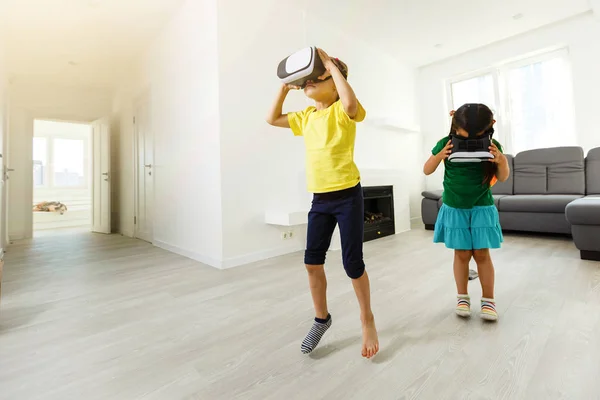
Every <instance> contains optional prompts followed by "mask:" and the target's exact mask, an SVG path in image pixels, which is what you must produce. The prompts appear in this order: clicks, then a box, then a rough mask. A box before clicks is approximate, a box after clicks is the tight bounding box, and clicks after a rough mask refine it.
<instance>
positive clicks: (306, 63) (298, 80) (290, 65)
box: [277, 46, 325, 88]
mask: <svg viewBox="0 0 600 400" xmlns="http://www.w3.org/2000/svg"><path fill="white" fill-rule="evenodd" d="M324 73H325V67H324V66H323V62H322V61H321V57H319V54H318V53H317V48H316V47H315V46H312V47H307V48H305V49H302V50H299V51H297V52H295V53H294V54H292V55H291V56H289V57H286V58H284V59H283V60H282V61H281V62H280V63H279V66H278V67H277V76H278V77H279V79H280V80H281V82H283V83H285V84H287V85H292V86H300V87H301V88H304V87H305V86H306V82H308V81H318V79H319V76H321V75H323V74H324Z"/></svg>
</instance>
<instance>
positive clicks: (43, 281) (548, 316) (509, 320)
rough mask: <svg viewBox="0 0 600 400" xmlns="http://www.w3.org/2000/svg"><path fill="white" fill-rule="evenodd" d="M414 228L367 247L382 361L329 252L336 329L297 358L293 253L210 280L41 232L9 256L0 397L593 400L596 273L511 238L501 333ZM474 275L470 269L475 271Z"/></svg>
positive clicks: (447, 261)
mask: <svg viewBox="0 0 600 400" xmlns="http://www.w3.org/2000/svg"><path fill="white" fill-rule="evenodd" d="M431 236H432V235H431V233H430V232H426V231H424V230H422V229H418V228H417V229H414V230H413V231H411V232H409V233H405V234H401V235H397V236H395V237H391V238H384V239H380V240H377V241H374V242H370V243H367V244H366V246H365V256H366V262H367V265H368V271H369V275H370V277H371V281H372V292H373V294H372V297H373V308H374V311H375V314H376V320H377V325H378V328H379V331H380V341H381V353H380V354H379V355H378V356H377V357H376V358H375V359H374V360H373V361H367V360H363V359H361V357H360V355H359V354H360V343H361V338H360V323H359V316H358V306H357V304H356V299H355V297H354V293H353V290H352V285H351V283H350V282H349V280H348V279H347V277H346V276H345V273H344V270H343V268H342V266H341V262H340V259H339V258H340V255H339V253H336V252H333V253H331V254H330V256H329V260H328V267H327V272H328V278H329V291H328V294H329V304H330V308H331V312H332V315H333V322H334V323H333V327H332V329H331V330H330V331H329V332H328V333H327V335H326V336H325V337H324V339H323V342H322V344H321V346H320V347H319V348H318V349H317V350H316V351H315V352H314V353H313V354H312V355H311V356H309V357H306V356H303V355H302V354H300V351H299V347H300V342H301V340H302V339H303V336H304V334H305V333H306V330H307V329H308V328H309V327H310V324H311V318H312V306H311V301H310V295H309V293H308V288H307V282H306V274H305V272H304V269H303V267H302V264H301V263H302V254H292V255H288V256H284V257H279V258H276V259H273V260H268V261H264V262H261V263H257V264H254V265H249V266H244V267H240V268H235V269H232V270H227V271H218V270H215V269H212V268H210V267H207V266H203V265H201V264H199V263H196V262H194V261H192V260H189V259H186V258H183V257H180V256H177V255H174V254H171V253H169V252H166V251H163V250H161V249H158V248H155V247H153V246H151V245H149V244H147V243H144V242H140V241H137V240H133V239H128V238H123V237H121V236H116V235H113V236H103V235H94V234H88V233H82V232H72V233H70V234H68V235H67V234H65V235H55V236H53V235H43V236H40V237H38V238H36V239H34V240H32V241H24V242H19V243H16V244H14V245H12V246H11V247H10V248H9V249H8V253H7V254H6V265H5V272H4V282H3V298H2V302H1V303H0V399H11V400H12V399H19V400H20V399H61V400H64V399H86V400H88V399H89V400H93V399H126V400H129V399H211V400H212V399H234V398H235V399H272V400H278V399H286V400H288V399H308V398H311V399H320V398H323V399H325V398H328V399H352V398H355V399H378V400H379V399H542V398H543V399H593V398H599V397H598V395H597V393H599V392H600V380H599V379H598V376H600V363H599V362H598V360H600V336H599V335H598V332H599V330H600V312H599V311H598V310H600V263H593V262H585V261H581V260H580V259H579V254H578V252H577V250H576V249H575V247H574V245H573V243H572V241H571V240H569V239H566V238H553V237H530V236H524V235H507V237H506V243H505V246H504V248H503V249H502V250H499V251H494V252H493V259H494V262H495V265H496V270H497V284H496V294H497V295H496V298H497V302H498V310H499V312H500V321H499V322H498V324H488V323H484V322H482V321H481V320H480V319H479V318H478V302H479V298H480V297H481V289H480V287H479V281H477V280H476V281H473V282H472V283H471V284H470V291H471V295H472V300H473V301H472V302H473V305H474V315H473V318H471V319H470V320H466V321H465V320H462V319H459V318H457V317H455V316H454V314H453V310H454V306H455V287H454V282H453V278H452V253H451V251H449V250H446V249H445V248H444V247H443V246H440V245H434V244H433V243H431ZM473 267H474V265H473Z"/></svg>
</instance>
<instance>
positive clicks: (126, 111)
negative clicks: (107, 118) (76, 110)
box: [112, 0, 223, 267]
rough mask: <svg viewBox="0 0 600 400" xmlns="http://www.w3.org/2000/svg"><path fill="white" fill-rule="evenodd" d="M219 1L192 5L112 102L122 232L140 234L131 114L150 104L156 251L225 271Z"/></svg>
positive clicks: (190, 1)
mask: <svg viewBox="0 0 600 400" xmlns="http://www.w3.org/2000/svg"><path fill="white" fill-rule="evenodd" d="M218 80H219V71H218V62H217V4H216V0H188V1H185V2H184V3H183V4H182V5H181V7H180V9H179V10H178V11H177V12H176V13H175V14H174V15H173V17H172V18H171V20H170V21H169V22H168V24H167V25H166V26H165V27H164V28H163V29H162V30H161V32H160V33H159V35H158V36H157V38H156V39H155V40H154V41H153V43H152V44H151V45H150V46H149V48H148V51H147V53H146V54H145V56H144V57H143V59H142V60H141V61H140V66H139V68H137V69H136V70H135V71H134V72H133V74H132V76H131V81H130V82H126V83H124V85H123V87H121V88H120V89H119V90H118V92H117V94H116V96H115V97H114V98H113V110H112V111H113V127H114V128H115V129H116V130H118V131H119V138H118V143H119V144H118V146H117V148H116V149H114V152H115V153H116V154H118V159H119V161H118V163H115V164H114V165H113V167H114V168H116V169H117V171H118V172H117V175H118V177H117V180H118V187H119V192H120V193H119V197H118V198H117V204H118V208H117V215H116V216H115V219H116V220H118V225H119V229H120V231H121V233H123V234H127V235H131V236H133V234H134V225H133V214H134V184H135V183H134V165H133V162H134V161H133V154H134V149H133V136H134V130H133V113H134V104H135V103H136V101H137V100H136V99H137V98H139V96H141V95H142V94H143V93H149V96H150V112H149V114H150V116H149V118H150V120H151V123H150V126H151V130H152V135H153V139H154V166H153V174H154V199H153V203H154V206H153V210H152V214H153V232H154V244H155V245H157V246H158V247H162V248H164V249H167V250H170V251H172V252H175V253H178V254H181V255H184V256H187V257H189V258H192V259H195V260H197V261H201V262H203V263H205V264H208V265H212V266H214V267H221V260H222V237H223V234H222V205H221V171H220V154H221V153H220V146H221V144H220V135H219V123H220V122H219V102H218V98H219V86H218Z"/></svg>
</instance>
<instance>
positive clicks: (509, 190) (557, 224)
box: [421, 147, 600, 261]
mask: <svg viewBox="0 0 600 400" xmlns="http://www.w3.org/2000/svg"><path fill="white" fill-rule="evenodd" d="M507 157H508V161H509V164H510V167H511V176H510V178H509V179H508V180H507V181H506V182H498V183H497V184H496V185H495V186H494V187H493V189H492V191H493V194H494V200H495V203H496V207H498V211H499V213H500V223H501V225H502V228H503V229H504V230H506V231H523V232H540V233H556V234H568V235H572V236H573V239H574V241H575V245H576V246H577V248H578V249H579V250H580V251H581V257H582V258H583V259H589V260H596V261H600V148H597V149H594V150H592V151H590V152H589V154H588V156H587V158H586V157H585V156H584V152H583V149H582V148H580V147H557V148H550V149H538V150H531V151H526V152H523V153H519V154H517V155H516V156H515V157H514V158H513V157H512V156H507ZM441 206H442V191H441V190H438V191H426V192H423V201H422V209H421V214H422V218H423V223H424V224H425V227H426V228H427V229H433V228H434V226H435V221H436V219H437V214H438V210H439V208H440V207H441Z"/></svg>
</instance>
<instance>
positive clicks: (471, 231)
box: [423, 104, 510, 321]
mask: <svg viewBox="0 0 600 400" xmlns="http://www.w3.org/2000/svg"><path fill="white" fill-rule="evenodd" d="M450 115H451V116H452V127H451V130H450V137H452V135H455V136H456V135H457V136H462V137H465V138H467V137H469V133H471V134H472V135H476V136H481V135H483V134H484V133H489V132H492V133H493V125H494V123H495V122H496V121H495V120H494V115H493V113H492V111H491V110H490V109H489V108H488V107H487V106H485V105H483V104H465V105H463V106H462V107H460V108H459V109H458V110H456V111H455V112H454V111H453V112H451V113H450ZM489 151H490V153H491V154H492V155H493V156H494V158H493V159H491V160H490V161H482V162H480V163H460V162H451V161H448V160H447V158H448V157H449V156H450V154H451V153H452V141H451V139H450V138H449V137H448V136H446V137H444V138H443V139H441V140H440V141H438V143H437V144H436V146H435V147H434V148H433V150H432V156H431V157H430V158H429V160H427V162H426V163H425V167H424V168H423V172H425V174H426V175H430V174H432V173H434V172H435V170H436V169H437V168H438V166H439V165H440V163H441V162H442V161H443V162H444V166H445V173H444V195H443V203H444V204H443V205H442V207H441V208H440V212H439V214H438V218H437V221H436V224H435V232H434V242H435V243H445V244H446V247H448V248H450V249H454V279H455V281H456V287H457V290H458V301H457V307H456V313H457V314H458V315H460V316H462V317H469V316H470V315H471V302H470V298H469V294H468V281H469V262H470V261H471V258H474V259H475V262H476V263H477V269H478V272H479V279H480V280H481V287H482V290H483V298H482V299H481V317H482V318H483V319H486V320H490V321H496V320H497V319H498V313H497V311H496V304H495V301H494V265H493V263H492V259H491V257H490V251H489V249H497V248H500V244H501V243H502V241H503V237H502V229H501V227H500V219H499V215H498V210H497V209H496V206H495V205H494V198H493V197H492V190H491V187H492V185H493V184H494V183H495V181H496V180H499V181H501V182H504V181H506V180H507V179H508V177H509V175H510V167H509V165H508V161H507V159H506V157H505V156H504V154H503V153H502V146H501V145H500V143H498V142H497V141H495V140H493V141H492V145H491V146H490V149H489Z"/></svg>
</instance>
